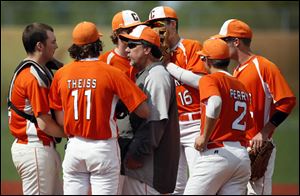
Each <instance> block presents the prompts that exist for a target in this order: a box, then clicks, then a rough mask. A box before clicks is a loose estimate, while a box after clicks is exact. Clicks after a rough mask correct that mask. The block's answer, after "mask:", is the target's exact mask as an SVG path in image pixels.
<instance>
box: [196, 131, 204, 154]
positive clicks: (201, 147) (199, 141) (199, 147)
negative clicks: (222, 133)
mask: <svg viewBox="0 0 300 196" xmlns="http://www.w3.org/2000/svg"><path fill="white" fill-rule="evenodd" d="M206 145H207V142H206V141H205V139H204V137H203V136H201V135H200V136H198V137H196V139H195V144H194V148H195V149H196V150H198V151H200V152H203V151H204V150H205V149H206Z"/></svg>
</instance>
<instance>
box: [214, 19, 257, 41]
mask: <svg viewBox="0 0 300 196" xmlns="http://www.w3.org/2000/svg"><path fill="white" fill-rule="evenodd" d="M213 37H218V38H225V37H237V38H250V39H251V38H252V30H251V28H250V27H249V26H248V25H247V24H246V23H244V22H243V21H240V20H238V19H229V20H227V21H225V22H224V24H223V25H222V27H221V30H220V32H219V34H217V35H214V36H213Z"/></svg>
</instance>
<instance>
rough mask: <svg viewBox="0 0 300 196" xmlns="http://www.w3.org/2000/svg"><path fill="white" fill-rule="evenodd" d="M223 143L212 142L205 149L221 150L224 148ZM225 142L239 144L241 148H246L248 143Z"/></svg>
mask: <svg viewBox="0 0 300 196" xmlns="http://www.w3.org/2000/svg"><path fill="white" fill-rule="evenodd" d="M223 142H226V141H213V142H210V143H208V144H207V146H206V148H207V149H212V148H221V147H224V144H223ZM227 142H240V144H241V146H244V147H245V148H247V146H248V143H247V142H246V141H227Z"/></svg>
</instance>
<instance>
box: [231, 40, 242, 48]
mask: <svg viewBox="0 0 300 196" xmlns="http://www.w3.org/2000/svg"><path fill="white" fill-rule="evenodd" d="M233 44H234V46H235V47H238V46H239V45H240V44H241V40H240V39H239V38H235V39H234V41H233Z"/></svg>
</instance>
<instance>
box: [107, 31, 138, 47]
mask: <svg viewBox="0 0 300 196" xmlns="http://www.w3.org/2000/svg"><path fill="white" fill-rule="evenodd" d="M133 29H134V27H129V28H119V29H117V30H115V31H114V32H112V34H111V36H110V39H111V41H112V43H113V44H114V45H117V44H118V37H119V35H120V34H121V32H122V31H124V30H125V31H127V33H128V34H129V33H130V32H131V31H132V30H133Z"/></svg>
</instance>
